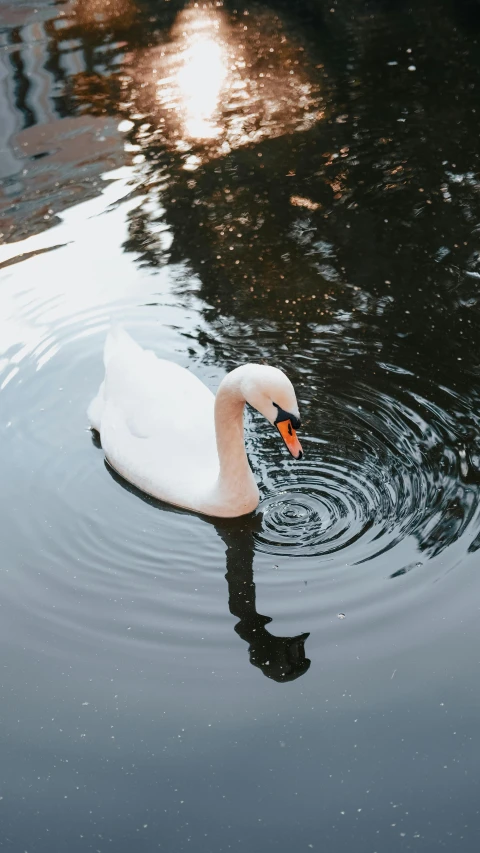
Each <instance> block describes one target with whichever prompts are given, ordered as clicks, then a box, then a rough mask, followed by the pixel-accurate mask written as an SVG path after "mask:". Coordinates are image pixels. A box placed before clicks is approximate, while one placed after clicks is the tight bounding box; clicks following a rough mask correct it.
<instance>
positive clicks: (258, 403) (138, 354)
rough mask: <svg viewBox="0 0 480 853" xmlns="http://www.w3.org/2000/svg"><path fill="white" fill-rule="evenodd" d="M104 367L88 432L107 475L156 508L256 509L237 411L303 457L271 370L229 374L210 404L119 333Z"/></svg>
mask: <svg viewBox="0 0 480 853" xmlns="http://www.w3.org/2000/svg"><path fill="white" fill-rule="evenodd" d="M104 362H105V379H104V381H103V382H102V384H101V385H100V389H99V392H98V394H97V396H96V397H95V399H94V400H93V401H92V402H91V404H90V406H89V409H88V418H89V421H90V424H91V426H92V428H93V429H95V430H97V431H98V432H99V433H100V437H101V442H102V447H103V450H104V453H105V456H106V458H107V459H108V462H109V463H110V465H111V466H112V468H114V469H115V470H116V471H117V472H118V473H119V474H121V475H122V477H124V478H125V480H128V481H129V482H130V483H132V484H133V485H135V486H137V488H139V489H140V490H141V491H143V492H146V493H147V494H149V495H152V496H153V497H155V498H158V499H159V500H163V501H166V502H167V503H170V504H175V505H176V506H180V507H184V508H186V509H190V510H194V511H195V512H199V513H203V514H205V515H212V516H218V517H235V516H239V515H244V514H245V513H248V512H251V511H252V510H254V509H255V508H256V507H257V506H258V501H259V493H258V487H257V484H256V482H255V479H254V477H253V474H252V471H251V469H250V466H249V464H248V459H247V454H246V452H245V442H244V435H243V410H244V406H245V403H246V402H247V403H250V405H251V406H253V407H254V408H255V409H257V410H258V411H259V412H261V414H262V415H264V417H266V418H267V420H269V421H270V423H271V424H274V425H275V426H276V427H277V428H278V430H279V432H280V434H281V435H282V437H283V440H284V442H285V444H286V446H287V447H288V449H289V451H290V453H291V454H292V456H294V457H295V458H296V459H300V458H301V457H302V455H303V452H302V448H301V445H300V442H299V441H298V438H297V436H296V433H295V429H296V428H298V427H299V426H300V418H299V412H298V406H297V400H296V397H295V392H294V390H293V386H292V383H291V382H290V380H289V379H288V378H287V377H286V376H285V374H284V373H282V371H281V370H278V369H277V368H275V367H268V366H266V365H261V364H245V365H243V366H242V367H237V368H236V369H235V370H232V372H231V373H229V374H228V375H227V376H226V377H225V378H224V379H223V381H222V382H221V384H220V387H219V389H218V391H217V395H216V397H215V396H214V395H213V394H212V392H211V391H209V389H208V388H207V387H206V386H205V385H204V384H203V382H201V381H200V379H198V378H197V377H196V376H194V375H193V374H192V373H190V372H189V371H188V370H186V369H185V368H184V367H180V366H179V365H177V364H174V363H173V362H171V361H166V360H163V359H159V358H157V357H156V355H155V354H154V353H153V352H152V351H151V350H144V349H142V347H141V346H139V344H137V343H135V341H133V340H132V338H131V337H130V335H128V334H127V333H126V332H125V331H124V330H123V329H121V328H118V327H115V328H114V329H112V330H111V331H110V332H109V333H108V336H107V340H106V343H105V354H104Z"/></svg>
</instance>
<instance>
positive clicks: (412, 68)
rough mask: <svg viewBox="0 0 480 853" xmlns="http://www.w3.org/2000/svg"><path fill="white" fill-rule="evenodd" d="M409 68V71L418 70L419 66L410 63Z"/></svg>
mask: <svg viewBox="0 0 480 853" xmlns="http://www.w3.org/2000/svg"><path fill="white" fill-rule="evenodd" d="M408 70H409V71H416V70H417V66H416V65H409V66H408Z"/></svg>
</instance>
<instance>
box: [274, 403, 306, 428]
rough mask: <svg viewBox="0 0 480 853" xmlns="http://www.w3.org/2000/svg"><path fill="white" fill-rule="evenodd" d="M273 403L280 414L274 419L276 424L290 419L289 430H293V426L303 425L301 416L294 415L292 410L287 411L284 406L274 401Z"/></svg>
mask: <svg viewBox="0 0 480 853" xmlns="http://www.w3.org/2000/svg"><path fill="white" fill-rule="evenodd" d="M273 405H274V406H275V408H276V409H277V411H278V415H277V417H276V418H275V421H274V423H275V425H277V424H280V423H281V422H282V421H290V426H289V430H291V429H292V427H293V429H300V427H301V425H302V423H301V421H300V418H297V417H295V415H292V414H291V412H286V411H285V409H282V407H281V406H279V405H278V403H273ZM290 435H291V432H290Z"/></svg>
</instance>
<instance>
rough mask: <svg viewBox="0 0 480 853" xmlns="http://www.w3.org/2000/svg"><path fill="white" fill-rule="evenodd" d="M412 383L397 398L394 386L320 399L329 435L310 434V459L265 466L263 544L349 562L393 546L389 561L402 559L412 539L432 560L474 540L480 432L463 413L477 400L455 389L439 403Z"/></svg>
mask: <svg viewBox="0 0 480 853" xmlns="http://www.w3.org/2000/svg"><path fill="white" fill-rule="evenodd" d="M407 383H410V387H408V384H407ZM405 384H406V387H405ZM405 384H404V385H403V386H401V385H399V386H397V389H396V390H397V394H395V396H394V395H393V394H392V385H391V383H390V385H389V393H388V394H387V393H386V392H385V391H383V389H372V388H370V387H367V386H365V385H361V384H356V385H354V386H351V388H350V393H349V395H348V396H346V395H345V394H343V395H342V396H340V395H335V396H328V397H326V398H325V399H324V400H323V402H321V403H320V411H319V412H318V424H317V426H316V428H314V430H315V431H317V430H318V433H320V431H321V430H322V429H323V431H324V434H325V441H324V442H322V443H319V442H318V441H312V442H309V441H308V437H307V440H306V442H305V451H306V453H305V458H304V459H303V460H302V461H301V462H300V463H298V464H297V465H296V466H295V467H294V468H293V470H292V467H291V466H290V468H289V471H288V475H286V474H285V473H284V470H285V464H284V463H283V464H281V465H280V468H275V466H271V465H269V466H268V467H267V466H265V468H264V488H265V492H266V495H265V498H264V500H263V502H262V504H261V507H260V511H259V514H260V515H261V530H260V531H259V532H258V534H257V544H258V547H259V549H260V550H262V551H265V552H267V553H271V554H276V555H284V556H287V555H290V556H302V555H303V556H310V557H312V556H319V557H322V556H324V557H329V558H331V556H332V555H333V554H335V553H339V552H341V557H342V561H343V562H344V563H345V562H347V563H349V564H358V563H362V562H364V561H365V560H371V559H373V558H375V557H376V556H379V555H381V554H386V552H392V553H390V555H389V559H390V560H392V561H394V562H396V560H397V559H399V560H400V563H401V561H402V559H403V556H402V554H403V550H404V549H403V547H402V545H403V543H404V542H405V541H406V540H407V539H408V538H409V537H410V538H412V544H413V543H415V548H416V550H417V551H418V552H419V553H421V554H422V555H423V558H424V559H428V558H431V557H434V556H436V555H437V554H439V553H441V552H442V551H443V550H444V549H445V548H447V547H448V546H453V545H454V543H455V542H457V541H458V540H459V539H460V537H462V536H465V545H466V544H468V542H469V541H470V539H471V538H474V535H475V530H476V529H477V524H476V521H477V520H478V516H479V485H480V472H479V470H478V465H477V464H476V460H477V458H478V454H477V449H476V448H477V444H478V441H479V435H480V429H479V425H478V423H476V422H474V421H475V418H473V419H472V415H471V414H469V415H468V419H469V424H468V425H467V426H466V425H465V417H467V416H466V415H465V417H462V410H464V411H465V412H467V411H469V412H470V413H471V411H472V406H471V404H470V403H469V402H468V401H462V400H460V399H459V398H458V397H457V396H456V395H455V394H453V393H452V392H449V391H447V390H446V389H442V390H441V393H440V395H439V396H440V400H438V401H436V402H435V403H433V402H432V401H428V399H427V398H426V397H425V396H422V395H421V394H419V393H418V391H417V386H416V385H415V384H414V385H413V386H412V382H411V380H410V379H407V380H405ZM437 397H438V394H437ZM353 401H355V402H353ZM356 401H361V403H359V402H356ZM440 401H441V402H442V403H444V404H446V405H448V408H447V407H445V408H441V405H440ZM325 424H327V427H326V428H325ZM312 431H313V430H312ZM396 546H398V551H399V554H400V556H397V554H396V552H395V548H396ZM395 569H396V570H400V569H401V566H400V565H398V566H396V567H395Z"/></svg>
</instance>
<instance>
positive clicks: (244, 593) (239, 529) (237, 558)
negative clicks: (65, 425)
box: [92, 430, 311, 683]
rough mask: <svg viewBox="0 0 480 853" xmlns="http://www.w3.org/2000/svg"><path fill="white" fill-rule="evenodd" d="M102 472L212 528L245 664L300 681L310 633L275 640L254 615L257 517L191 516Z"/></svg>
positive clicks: (264, 619) (125, 486)
mask: <svg viewBox="0 0 480 853" xmlns="http://www.w3.org/2000/svg"><path fill="white" fill-rule="evenodd" d="M92 441H93V443H94V445H95V447H98V448H101V443H100V436H99V435H98V433H97V432H95V431H94V430H92ZM105 467H106V469H107V471H108V473H109V474H110V476H111V477H112V478H113V479H114V480H115V482H116V483H118V485H119V486H121V487H122V488H123V489H125V490H126V491H127V492H130V493H131V494H133V495H135V496H136V497H137V498H140V499H141V500H142V501H144V502H145V503H147V504H149V505H150V506H153V507H155V508H157V509H158V510H159V511H161V512H171V513H176V514H180V515H189V516H191V515H196V516H197V517H198V518H201V519H202V521H204V522H205V523H206V524H211V525H212V526H213V527H214V528H215V530H216V532H217V534H218V536H219V537H220V539H221V540H222V541H223V542H224V544H225V547H226V552H225V554H226V574H225V577H226V580H227V584H228V607H229V610H230V613H231V614H232V616H236V617H237V618H238V619H239V621H238V622H237V624H236V625H235V632H236V633H237V634H238V636H239V637H241V639H242V640H244V641H245V642H246V643H248V652H249V659H250V663H251V664H253V666H256V667H258V668H259V669H260V670H261V671H262V672H263V674H264V675H266V676H267V678H271V679H272V680H273V681H277V682H279V683H284V682H286V681H295V679H297V678H299V677H300V676H301V675H304V674H305V673H306V672H307V670H308V669H309V668H310V663H311V661H310V659H309V658H307V657H306V655H305V640H306V639H307V638H308V637H309V633H308V632H306V633H303V634H298V635H297V636H294V637H276V636H275V635H273V634H271V633H270V632H269V631H267V629H266V627H265V626H266V625H268V624H269V623H270V622H271V621H272V619H271V617H270V616H263V615H262V614H261V613H258V612H257V609H256V589H255V581H254V579H253V559H254V554H255V546H254V538H253V534H254V531H255V530H256V528H257V527H258V525H259V523H261V516H259V515H253V514H250V515H247V516H243V517H242V518H210V517H208V516H204V515H200V514H198V513H191V512H189V511H188V510H183V509H180V508H177V507H174V506H171V505H170V504H166V503H163V502H162V501H157V500H155V499H154V498H151V497H150V496H149V495H146V494H144V493H143V492H141V491H140V490H139V489H137V488H135V486H132V485H131V484H130V483H128V482H127V481H126V480H124V479H123V477H121V476H120V474H118V473H117V472H116V471H115V470H114V469H113V468H112V467H111V466H110V465H109V463H108V462H107V460H105Z"/></svg>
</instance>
